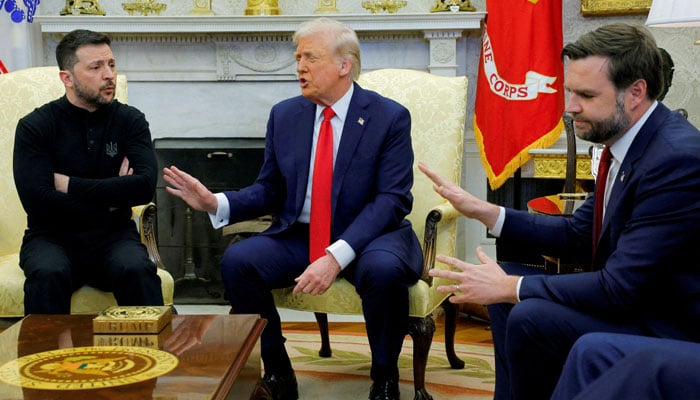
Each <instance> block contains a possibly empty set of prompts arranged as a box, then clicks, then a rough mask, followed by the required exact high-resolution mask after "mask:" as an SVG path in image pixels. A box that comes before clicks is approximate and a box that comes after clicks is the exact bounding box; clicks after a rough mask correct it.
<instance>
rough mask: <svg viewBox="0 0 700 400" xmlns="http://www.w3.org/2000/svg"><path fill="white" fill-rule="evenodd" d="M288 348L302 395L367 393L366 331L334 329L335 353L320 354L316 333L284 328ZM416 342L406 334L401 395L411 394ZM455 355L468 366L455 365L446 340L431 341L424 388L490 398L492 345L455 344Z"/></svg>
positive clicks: (437, 396) (439, 396)
mask: <svg viewBox="0 0 700 400" xmlns="http://www.w3.org/2000/svg"><path fill="white" fill-rule="evenodd" d="M285 337H287V350H288V352H289V355H290V357H291V359H292V364H293V366H294V369H295V371H296V373H297V379H298V381H299V392H300V393H299V398H301V399H334V400H351V399H352V400H356V399H366V398H367V395H368V394H369V388H370V385H371V380H370V378H369V368H370V355H369V344H368V343H367V338H366V337H365V336H364V335H359V334H358V335H352V334H346V333H342V334H333V333H332V332H331V347H332V348H333V356H332V357H331V358H321V357H319V356H318V348H319V346H320V339H319V336H318V334H309V333H308V332H302V331H285ZM412 347H413V343H412V342H411V340H410V337H407V339H406V341H405V343H404V348H403V351H402V352H401V357H400V360H399V368H400V376H401V382H400V389H401V397H402V398H403V399H412V398H413V395H414V389H413V368H412V365H413V361H412V356H411V355H412V350H413V349H412ZM455 348H456V352H457V355H458V356H459V357H460V358H461V359H462V360H463V361H464V362H465V367H464V369H461V370H455V369H451V368H450V366H449V364H448V362H447V358H446V356H445V347H444V343H441V342H433V345H432V346H431V349H430V355H429V359H428V366H427V370H426V376H425V381H426V388H427V390H428V393H430V394H431V395H432V396H433V399H434V400H447V399H460V400H466V399H491V398H493V388H494V379H495V378H494V369H493V368H494V360H493V347H491V346H482V345H473V344H465V343H462V344H456V345H455Z"/></svg>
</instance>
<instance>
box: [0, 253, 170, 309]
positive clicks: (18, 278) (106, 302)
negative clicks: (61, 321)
mask: <svg viewBox="0 0 700 400" xmlns="http://www.w3.org/2000/svg"><path fill="white" fill-rule="evenodd" d="M0 276H2V279H0V318H15V317H23V316H24V272H23V271H22V269H21V268H20V267H19V253H14V254H9V255H5V256H0ZM158 276H159V277H160V285H161V288H162V290H163V302H164V303H165V304H166V305H172V304H173V289H174V287H175V282H174V280H173V277H172V275H170V274H169V273H168V271H166V270H164V269H160V268H159V269H158ZM115 305H117V301H116V300H115V299H114V295H112V293H110V292H103V291H101V290H97V289H95V288H93V287H90V286H83V287H81V288H80V289H78V290H77V291H75V292H74V293H73V297H72V298H71V313H73V314H81V313H82V314H87V313H96V312H98V311H102V310H104V309H105V308H107V307H109V306H115Z"/></svg>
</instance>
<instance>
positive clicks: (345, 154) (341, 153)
mask: <svg viewBox="0 0 700 400" xmlns="http://www.w3.org/2000/svg"><path fill="white" fill-rule="evenodd" d="M354 85H355V89H354V92H353V94H352V98H351V99H350V107H349V108H348V114H347V115H346V117H345V123H344V124H343V136H342V138H341V139H340V146H339V147H338V154H337V157H336V159H335V166H334V167H333V193H332V199H333V207H334V208H335V199H336V197H337V195H338V193H340V188H341V187H342V185H343V180H344V178H345V174H346V172H347V170H348V167H349V166H350V161H351V160H352V157H353V155H354V154H355V151H356V150H357V146H358V144H359V143H360V139H361V138H362V135H363V133H364V132H365V126H367V124H368V122H369V120H370V114H369V112H368V111H367V108H368V105H369V100H368V99H367V96H366V95H365V90H364V89H362V88H361V87H360V86H359V85H358V84H357V83H355V84H354Z"/></svg>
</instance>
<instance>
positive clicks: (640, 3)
mask: <svg viewBox="0 0 700 400" xmlns="http://www.w3.org/2000/svg"><path fill="white" fill-rule="evenodd" d="M649 8H651V0H581V15H583V16H584V17H592V16H600V15H633V14H645V13H648V12H649Z"/></svg>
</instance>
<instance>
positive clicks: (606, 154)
mask: <svg viewBox="0 0 700 400" xmlns="http://www.w3.org/2000/svg"><path fill="white" fill-rule="evenodd" d="M610 158H611V155H610V148H609V147H608V146H605V148H604V149H603V154H601V156H600V162H599V163H598V175H597V176H596V184H595V209H594V210H593V257H595V251H596V247H597V245H598V239H600V231H601V229H602V226H603V203H604V202H605V186H606V182H607V180H608V171H610Z"/></svg>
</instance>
